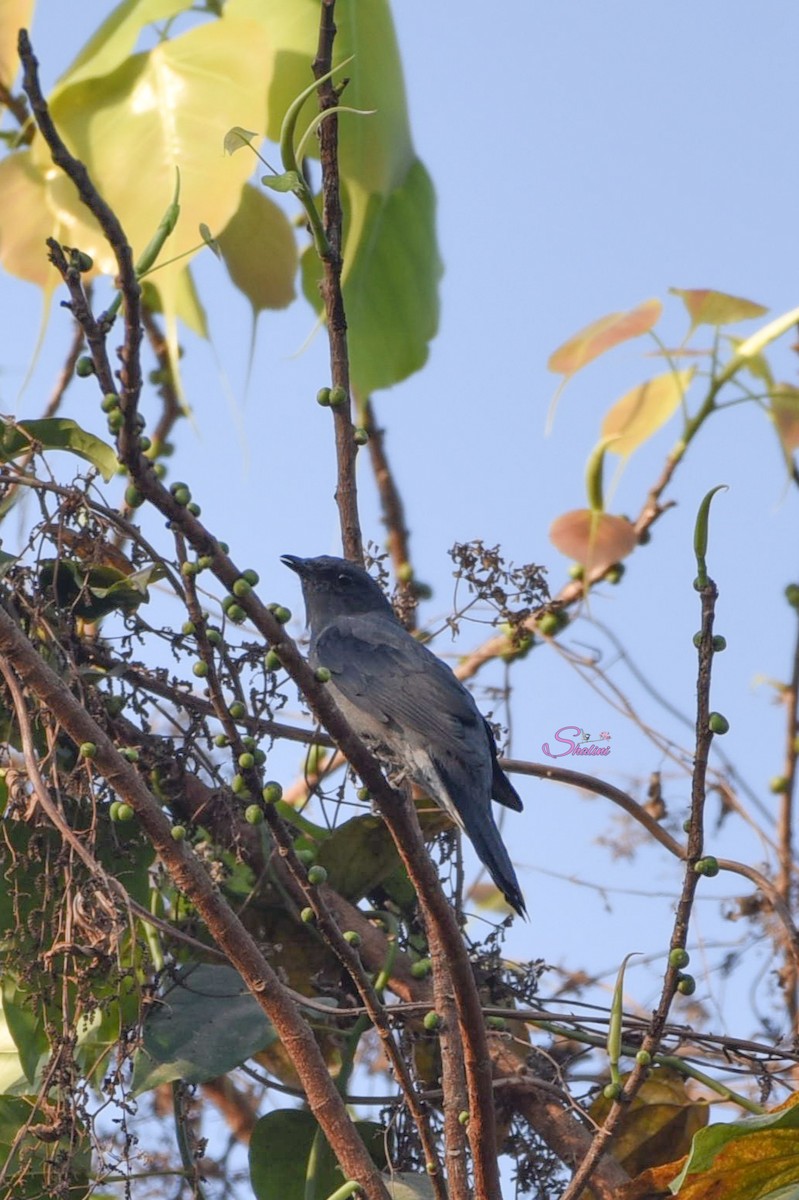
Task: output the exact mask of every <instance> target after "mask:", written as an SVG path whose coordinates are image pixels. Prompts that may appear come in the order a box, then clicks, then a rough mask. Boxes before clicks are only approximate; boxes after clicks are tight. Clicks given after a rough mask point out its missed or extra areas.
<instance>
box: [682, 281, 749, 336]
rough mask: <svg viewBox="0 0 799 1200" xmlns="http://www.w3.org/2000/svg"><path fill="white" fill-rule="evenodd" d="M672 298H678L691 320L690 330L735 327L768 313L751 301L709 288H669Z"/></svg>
mask: <svg viewBox="0 0 799 1200" xmlns="http://www.w3.org/2000/svg"><path fill="white" fill-rule="evenodd" d="M669 291H670V292H671V294H672V295H673V296H679V297H680V299H681V300H682V302H683V304H684V305H685V307H686V308H687V309H688V315H689V317H690V318H691V329H696V327H697V325H716V326H718V325H735V324H736V323H737V322H738V321H751V320H753V318H754V317H763V316H765V314H766V313H767V312H768V309H767V308H764V307H763V305H762V304H755V302H754V301H753V300H742V299H741V297H740V296H730V295H728V293H727V292H714V291H713V290H712V289H710V288H669Z"/></svg>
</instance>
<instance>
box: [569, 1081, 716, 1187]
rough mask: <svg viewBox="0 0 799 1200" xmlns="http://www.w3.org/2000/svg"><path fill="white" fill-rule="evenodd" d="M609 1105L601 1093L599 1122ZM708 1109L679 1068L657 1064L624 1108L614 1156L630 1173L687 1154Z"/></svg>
mask: <svg viewBox="0 0 799 1200" xmlns="http://www.w3.org/2000/svg"><path fill="white" fill-rule="evenodd" d="M610 1105H611V1102H610V1100H606V1099H605V1097H604V1096H603V1095H601V1094H600V1095H599V1096H598V1097H597V1099H596V1100H595V1101H594V1103H593V1104H592V1105H591V1108H590V1110H589V1111H590V1114H591V1116H592V1117H593V1118H594V1120H595V1121H596V1122H597V1123H598V1124H601V1123H602V1122H603V1121H604V1119H605V1117H606V1116H607V1114H608V1112H609V1111H610ZM708 1112H709V1109H708V1105H707V1103H706V1102H705V1101H704V1100H699V1101H697V1100H692V1099H691V1097H690V1095H689V1094H688V1092H687V1091H686V1088H685V1082H684V1080H683V1078H682V1076H681V1075H680V1074H679V1073H678V1072H677V1071H675V1070H673V1069H672V1068H670V1067H656V1068H654V1069H653V1071H652V1073H651V1074H650V1076H649V1078H648V1079H647V1080H646V1081H645V1082H644V1084H643V1085H642V1087H641V1089H640V1091H639V1092H638V1094H637V1095H636V1097H635V1099H634V1100H633V1101H632V1103H631V1104H630V1105H629V1107H628V1108H627V1109H626V1110H625V1113H624V1116H623V1117H622V1120H621V1123H620V1125H619V1129H618V1133H617V1134H616V1137H615V1138H614V1140H613V1151H612V1153H613V1157H614V1158H615V1159H616V1161H617V1162H619V1163H620V1164H621V1166H623V1167H624V1169H625V1171H627V1172H628V1173H629V1174H630V1175H638V1174H639V1173H640V1172H641V1171H645V1170H647V1169H649V1168H652V1167H657V1166H660V1165H661V1164H663V1163H671V1162H674V1161H675V1160H676V1159H679V1158H682V1156H683V1155H685V1154H687V1153H688V1151H689V1150H690V1148H691V1141H692V1139H693V1136H694V1134H695V1133H697V1132H698V1130H700V1129H703V1128H704V1127H705V1126H706V1125H707V1122H708ZM672 1177H673V1175H672Z"/></svg>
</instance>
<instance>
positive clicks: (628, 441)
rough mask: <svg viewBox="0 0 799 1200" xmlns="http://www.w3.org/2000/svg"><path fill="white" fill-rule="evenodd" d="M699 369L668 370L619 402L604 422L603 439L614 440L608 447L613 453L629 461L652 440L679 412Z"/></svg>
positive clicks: (638, 387)
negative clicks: (632, 455) (695, 371)
mask: <svg viewBox="0 0 799 1200" xmlns="http://www.w3.org/2000/svg"><path fill="white" fill-rule="evenodd" d="M694 370H695V368H693V367H689V368H687V369H686V370H682V371H667V372H666V374H664V375H657V376H655V378H654V379H649V380H647V382H646V383H639V384H638V386H637V387H634V388H632V389H631V390H630V391H629V392H627V393H626V394H625V395H624V396H622V398H621V399H620V400H617V401H616V403H615V404H614V405H613V407H612V408H611V409H610V411H609V412H608V413H606V415H605V418H604V420H603V422H602V436H603V438H611V437H612V438H613V439H614V440H613V442H612V443H610V444H609V445H608V450H609V451H610V452H611V453H612V454H618V455H620V456H621V458H629V456H630V455H631V454H632V453H633V451H634V450H637V449H638V447H639V446H641V445H642V444H643V443H644V442H646V441H648V439H649V438H650V437H652V435H653V434H654V433H656V432H657V430H658V429H660V428H661V426H662V425H665V424H666V422H667V421H668V420H669V418H670V417H671V416H672V415H673V414H674V413H675V412H676V411H677V409H678V408H679V407H680V405H681V404H682V401H683V397H684V396H685V393H686V391H687V390H688V387H689V386H690V383H691V380H692V379H693V377H694Z"/></svg>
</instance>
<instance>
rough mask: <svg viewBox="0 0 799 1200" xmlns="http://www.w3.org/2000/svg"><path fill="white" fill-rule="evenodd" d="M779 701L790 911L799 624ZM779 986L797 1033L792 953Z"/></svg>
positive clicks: (783, 891)
mask: <svg viewBox="0 0 799 1200" xmlns="http://www.w3.org/2000/svg"><path fill="white" fill-rule="evenodd" d="M782 699H783V701H784V704H785V709H786V714H787V722H786V726H787V728H786V731H785V732H786V745H785V764H784V767H783V773H782V775H783V777H782V779H781V780H780V783H781V785H782V791H781V794H780V806H779V812H778V814H777V831H776V832H777V843H778V847H779V873H778V875H777V881H776V885H777V891H778V892H779V894H780V896H781V898H782V900H783V901H784V903H785V904H786V906H787V907H788V908H789V909H790V908H791V907H792V903H793V894H792V884H793V870H794V848H793V830H794V797H795V792H796V784H797V773H796V766H797V758H799V747H797V735H799V622H797V628H796V634H795V643H794V651H793V667H792V670H791V681H790V683H789V684H788V686H787V687H786V688H784V690H783V694H782ZM794 949H795V947H794ZM781 984H782V991H783V995H784V996H785V1003H786V1006H787V1009H788V1015H789V1017H790V1021H791V1028H792V1029H793V1031H794V1033H796V1032H797V1021H799V994H798V992H799V969H798V968H797V962H796V957H795V954H794V955H789V957H788V961H786V963H785V965H784V967H783V969H782V972H781Z"/></svg>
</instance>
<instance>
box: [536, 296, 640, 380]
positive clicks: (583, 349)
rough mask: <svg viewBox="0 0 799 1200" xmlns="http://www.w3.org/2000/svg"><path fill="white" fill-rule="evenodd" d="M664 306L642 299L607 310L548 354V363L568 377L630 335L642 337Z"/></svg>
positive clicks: (551, 369) (554, 369)
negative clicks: (625, 308) (622, 308)
mask: <svg viewBox="0 0 799 1200" xmlns="http://www.w3.org/2000/svg"><path fill="white" fill-rule="evenodd" d="M662 309H663V306H662V304H661V303H660V301H659V300H645V301H644V302H643V304H639V305H638V306H637V308H631V309H629V311H628V312H613V313H608V315H607V316H605V317H600V318H599V319H598V320H597V321H592V322H591V324H590V325H586V326H585V328H584V329H581V330H580V332H579V333H575V334H574V336H573V337H570V338H569V340H568V341H567V342H564V343H563V344H562V345H561V346H559V347H558V348H557V350H555V351H553V353H552V354H550V356H549V361H548V362H547V366H548V367H549V369H550V371H554V372H555V373H556V374H558V375H565V376H566V378H567V379H568V378H571V376H572V375H575V374H576V373H577V372H578V371H580V370H582V368H583V367H585V366H587V365H588V363H590V362H593V361H594V359H595V358H599V356H600V354H606V353H607V351H608V350H612V349H613V348H614V346H620V345H621V344H622V342H627V341H629V340H630V338H635V337H641V335H642V334H644V333H648V332H649V330H650V329H652V327H653V326H654V325H656V324H657V322H658V319H659V317H660V314H661V311H662Z"/></svg>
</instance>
